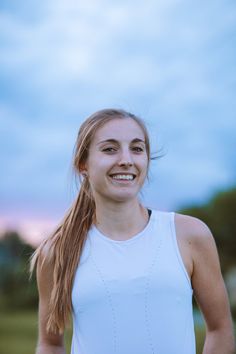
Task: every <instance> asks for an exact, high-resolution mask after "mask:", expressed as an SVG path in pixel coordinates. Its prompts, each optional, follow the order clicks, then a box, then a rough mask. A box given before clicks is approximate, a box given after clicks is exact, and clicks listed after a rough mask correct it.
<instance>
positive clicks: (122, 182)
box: [109, 173, 136, 184]
mask: <svg viewBox="0 0 236 354" xmlns="http://www.w3.org/2000/svg"><path fill="white" fill-rule="evenodd" d="M116 174H123V175H124V174H127V175H132V176H134V179H131V180H130V179H123V180H122V179H114V178H112V176H113V175H116ZM135 177H136V175H134V174H132V173H113V174H111V175H109V179H110V180H111V181H112V182H113V183H115V184H132V183H134V182H135Z"/></svg>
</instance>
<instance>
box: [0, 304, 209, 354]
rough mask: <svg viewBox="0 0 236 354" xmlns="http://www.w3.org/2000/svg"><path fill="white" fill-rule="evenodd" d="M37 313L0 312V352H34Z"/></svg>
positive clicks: (199, 346) (199, 335) (200, 335)
mask: <svg viewBox="0 0 236 354" xmlns="http://www.w3.org/2000/svg"><path fill="white" fill-rule="evenodd" d="M37 328H38V326H37V313H36V312H32V311H31V312H27V311H24V312H14V313H9V312H8V313H1V314H0V354H34V353H35V347H36V343H37ZM196 338H197V354H201V353H202V346H203V341H204V329H200V328H196ZM70 342H71V331H67V332H66V334H65V343H66V352H67V353H68V354H69V353H70Z"/></svg>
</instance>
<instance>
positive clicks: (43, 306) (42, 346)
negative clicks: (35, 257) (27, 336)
mask: <svg viewBox="0 0 236 354" xmlns="http://www.w3.org/2000/svg"><path fill="white" fill-rule="evenodd" d="M52 279H53V278H52V267H51V265H50V263H48V262H45V263H44V264H43V266H42V267H41V261H40V260H39V262H38V265H37V284H38V292H39V313H38V318H39V335H38V345H37V349H36V354H66V351H65V347H64V336H63V335H62V334H59V333H58V334H53V333H48V332H47V331H46V324H47V318H48V315H49V299H50V295H51V291H52Z"/></svg>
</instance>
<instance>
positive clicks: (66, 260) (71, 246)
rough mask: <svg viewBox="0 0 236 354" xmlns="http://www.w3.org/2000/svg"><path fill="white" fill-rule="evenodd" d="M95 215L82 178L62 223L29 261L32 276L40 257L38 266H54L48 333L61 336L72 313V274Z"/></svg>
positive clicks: (86, 182)
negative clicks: (78, 189)
mask: <svg viewBox="0 0 236 354" xmlns="http://www.w3.org/2000/svg"><path fill="white" fill-rule="evenodd" d="M94 216H95V203H94V200H93V198H92V195H91V192H90V187H89V182H88V179H87V178H85V179H84V180H83V182H82V185H81V189H80V191H79V194H78V196H77V198H76V200H75V202H74V204H73V205H72V207H71V208H70V209H69V211H68V213H67V214H66V216H65V217H64V219H63V220H62V222H61V224H60V225H59V226H58V228H57V229H56V230H55V231H54V232H53V234H52V235H51V236H50V237H49V238H48V239H46V240H45V241H44V242H43V243H42V244H41V245H40V246H39V247H38V248H37V249H36V251H35V252H34V254H33V256H32V258H31V264H30V272H31V274H32V272H33V269H34V268H35V266H36V264H37V263H38V260H39V258H40V260H41V259H42V262H40V263H41V266H42V264H43V263H44V262H45V261H50V264H52V267H53V287H52V292H51V297H50V303H49V318H48V322H47V331H48V332H49V331H50V332H54V333H56V332H59V333H63V331H64V329H65V327H66V324H67V323H68V320H69V316H70V314H71V313H72V299H71V293H72V286H73V280H74V275H75V271H76V268H77V266H78V264H79V260H80V257H81V254H82V250H83V246H84V243H85V240H86V238H87V237H86V236H87V233H88V230H89V229H90V226H91V225H92V223H93V219H94ZM45 251H46V252H45ZM37 266H39V264H37Z"/></svg>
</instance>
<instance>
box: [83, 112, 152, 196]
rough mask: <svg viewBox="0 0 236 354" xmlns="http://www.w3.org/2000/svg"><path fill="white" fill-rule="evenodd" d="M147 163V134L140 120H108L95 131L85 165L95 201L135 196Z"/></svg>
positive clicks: (141, 182) (140, 185) (145, 171)
mask: <svg viewBox="0 0 236 354" xmlns="http://www.w3.org/2000/svg"><path fill="white" fill-rule="evenodd" d="M147 166H148V157H147V152H146V148H145V137H144V133H143V131H142V129H141V127H140V126H139V125H138V123H137V122H136V121H134V120H133V119H131V118H127V119H119V118H118V119H114V120H111V121H109V122H107V123H106V124H105V125H104V126H103V127H101V128H99V129H98V130H97V132H96V133H95V136H94V138H93V140H92V142H91V144H90V148H89V154H88V160H87V162H86V165H85V170H86V172H87V174H88V178H89V182H90V186H91V189H92V193H93V196H94V199H95V202H96V201H98V200H103V201H105V200H109V201H114V202H125V201H128V200H131V199H135V198H136V197H137V194H138V192H139V191H140V189H141V187H142V185H143V183H144V181H145V178H146V175H147Z"/></svg>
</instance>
